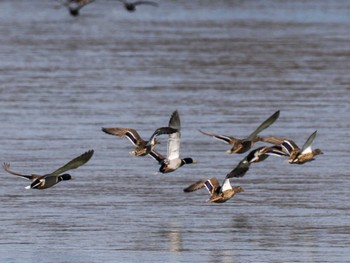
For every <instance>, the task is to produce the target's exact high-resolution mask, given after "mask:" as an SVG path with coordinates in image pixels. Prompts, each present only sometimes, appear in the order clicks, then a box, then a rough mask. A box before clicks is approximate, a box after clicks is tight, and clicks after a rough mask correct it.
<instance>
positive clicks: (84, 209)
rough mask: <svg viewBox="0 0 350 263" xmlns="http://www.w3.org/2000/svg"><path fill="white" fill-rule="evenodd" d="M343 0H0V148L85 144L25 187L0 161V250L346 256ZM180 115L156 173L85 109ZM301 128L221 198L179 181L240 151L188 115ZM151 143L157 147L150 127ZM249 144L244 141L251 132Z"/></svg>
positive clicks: (97, 257) (141, 127) (45, 157)
mask: <svg viewBox="0 0 350 263" xmlns="http://www.w3.org/2000/svg"><path fill="white" fill-rule="evenodd" d="M349 9H350V6H349V1H345V0H344V1H327V2H325V1H318V0H311V1H308V2H307V3H306V2H305V1H288V2H287V1H275V0H268V1H263V2H256V1H209V0H203V1H197V0H193V1H180V0H179V1H167V0H166V1H162V2H161V3H160V6H159V7H158V8H142V9H141V8H140V9H139V10H137V11H136V12H135V13H133V14H130V13H128V12H125V10H123V9H122V8H120V6H119V5H118V4H115V2H113V1H102V0H101V1H96V2H94V3H93V4H91V5H89V6H86V7H84V9H82V11H81V15H80V16H79V17H77V18H73V17H71V16H70V15H69V14H68V13H67V10H66V9H65V8H64V7H62V6H60V5H59V4H57V3H53V2H51V1H45V2H43V1H39V0H33V1H10V0H5V1H1V2H0V33H1V35H2V36H3V37H2V41H1V42H0V72H1V74H0V122H1V135H0V143H1V147H0V157H1V161H2V162H10V163H11V165H13V167H16V169H18V170H19V171H24V172H34V173H38V174H44V173H47V172H51V169H52V168H54V167H59V166H60V165H62V164H64V163H65V162H66V160H67V158H69V156H74V155H78V154H80V153H81V152H83V151H86V150H88V149H94V150H95V154H94V158H93V159H92V160H91V161H90V162H89V163H88V164H86V165H84V166H82V167H80V168H79V169H77V170H76V171H74V176H75V177H76V180H73V181H68V182H62V183H60V184H58V185H57V186H55V187H53V188H52V189H49V190H46V191H34V190H33V191H28V190H25V189H24V188H23V185H25V183H23V181H21V179H20V178H16V177H15V176H12V175H9V174H6V173H5V172H1V184H0V192H1V195H0V201H1V206H0V214H1V216H0V223H1V224H0V230H1V237H0V259H1V260H0V261H1V262H84V263H86V262H135V261H136V260H139V259H142V261H143V262H262V261H265V262H320V261H322V262H347V261H348V247H349V245H350V244H349V240H350V239H349V237H350V236H349V234H350V228H349V226H348V222H349V220H350V214H349V209H350V205H349V204H350V202H349V199H350V194H349V191H348V189H349V187H350V185H349V184H350V183H349V178H348V170H347V163H348V157H347V156H348V155H349V149H348V146H347V145H348V143H347V141H348V135H349V128H350V126H349V124H350V118H349V114H348V113H349V110H350V109H349V105H350V103H349V98H348V93H349V83H350V75H349V74H348V69H349V62H348V54H349V51H350V50H349V40H350V39H349V34H348V31H349V30H348V29H349V23H350V20H349V16H348V13H349V12H348V11H349ZM176 109H177V110H178V111H179V112H180V115H181V122H182V135H181V136H182V137H181V140H182V141H181V155H183V156H185V155H186V156H193V157H194V158H195V159H196V160H198V161H199V162H198V164H196V165H191V166H189V167H183V168H182V169H180V170H179V171H176V172H174V173H172V174H168V175H164V174H160V173H157V170H158V168H159V166H158V164H157V163H155V162H154V160H152V159H151V158H148V157H145V158H133V157H132V156H130V155H129V153H128V152H129V151H130V149H131V148H130V147H131V145H130V143H129V142H128V141H126V140H124V139H119V138H110V137H108V136H106V135H105V134H104V133H102V132H101V127H108V126H110V127H113V126H116V127H117V126H120V127H131V128H134V129H136V130H137V131H139V132H140V134H149V135H150V134H151V132H152V131H153V130H154V125H155V126H156V127H160V126H162V125H163V126H164V125H166V124H167V123H168V120H169V116H170V114H171V113H172V112H173V111H174V110H176ZM276 110H281V115H280V118H279V119H278V120H277V121H276V123H275V124H274V125H273V126H271V127H269V128H268V129H267V130H265V131H264V132H263V135H276V136H277V135H278V136H285V137H290V138H292V139H294V140H295V141H296V143H297V144H300V145H301V144H302V143H303V142H304V141H305V139H306V137H307V136H308V135H309V134H311V133H312V132H313V131H314V130H318V133H317V137H316V139H315V141H314V145H315V148H321V149H322V150H323V151H324V153H325V154H324V155H322V156H318V158H317V159H316V160H315V161H313V162H311V163H308V164H305V165H300V166H296V165H289V164H288V163H287V162H286V161H285V160H284V159H283V158H268V159H267V160H266V161H264V162H262V163H258V164H256V165H254V166H252V167H251V169H250V170H249V172H248V173H247V174H246V176H245V177H243V178H239V179H237V180H233V182H232V184H233V185H240V186H242V187H243V188H244V189H245V192H244V193H241V194H240V195H237V196H235V197H234V198H233V199H231V200H230V201H228V202H226V203H225V204H210V203H207V202H205V201H204V200H206V198H207V192H206V191H204V190H203V191H197V192H196V193H194V194H191V195H186V194H184V193H183V188H184V187H186V186H188V185H189V184H191V183H193V182H195V181H196V180H199V179H201V178H211V177H214V176H215V177H217V178H224V176H225V175H226V174H227V173H228V172H229V171H230V170H231V169H232V168H233V167H235V166H236V164H237V163H238V162H239V161H240V160H241V159H242V156H241V155H228V154H226V153H225V150H226V149H227V145H225V144H223V143H221V142H217V141H215V140H212V139H210V138H207V137H206V136H203V135H202V134H200V133H199V132H198V129H202V130H208V131H213V132H218V133H222V134H227V135H233V136H238V137H244V136H246V135H247V134H249V133H250V132H251V131H252V129H254V128H255V127H256V126H257V125H258V124H259V123H260V122H261V120H263V119H264V118H266V116H269V115H271V114H272V113H273V112H275V111H276ZM160 139H161V144H160V145H159V146H158V147H159V150H160V151H161V152H166V141H165V137H160ZM259 146H261V145H257V147H259Z"/></svg>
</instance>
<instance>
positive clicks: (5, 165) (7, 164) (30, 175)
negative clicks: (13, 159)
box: [2, 163, 41, 181]
mask: <svg viewBox="0 0 350 263" xmlns="http://www.w3.org/2000/svg"><path fill="white" fill-rule="evenodd" d="M2 168H4V170H5V171H6V172H8V173H10V174H13V175H17V176H20V177H23V178H25V179H28V180H32V181H33V180H35V179H37V178H39V177H41V175H35V174H20V173H16V172H13V171H11V170H10V164H9V163H4V164H3V165H2Z"/></svg>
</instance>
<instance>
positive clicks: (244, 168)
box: [226, 145, 287, 178]
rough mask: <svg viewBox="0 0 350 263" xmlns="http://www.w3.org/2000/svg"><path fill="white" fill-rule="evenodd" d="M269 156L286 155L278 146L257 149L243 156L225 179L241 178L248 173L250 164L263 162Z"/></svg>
mask: <svg viewBox="0 0 350 263" xmlns="http://www.w3.org/2000/svg"><path fill="white" fill-rule="evenodd" d="M270 155H275V156H287V154H286V153H285V152H284V151H283V150H282V147H281V146H278V145H274V146H262V147H259V148H257V149H254V150H252V151H250V152H249V154H248V155H247V156H245V157H244V158H243V159H242V160H241V161H240V162H239V163H238V165H237V166H236V167H235V168H234V169H233V170H232V171H231V172H230V173H228V174H227V175H226V177H227V178H232V177H243V176H244V175H245V174H246V172H248V170H249V168H250V165H251V164H252V163H257V162H261V161H264V160H265V159H266V158H267V157H269V156H270Z"/></svg>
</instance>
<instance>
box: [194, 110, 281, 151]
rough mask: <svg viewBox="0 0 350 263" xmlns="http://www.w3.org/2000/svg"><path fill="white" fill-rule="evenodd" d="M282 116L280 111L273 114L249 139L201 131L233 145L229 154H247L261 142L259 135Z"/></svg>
mask: <svg viewBox="0 0 350 263" xmlns="http://www.w3.org/2000/svg"><path fill="white" fill-rule="evenodd" d="M279 115H280V111H276V112H275V113H274V114H272V115H271V116H270V117H269V118H268V119H266V120H265V121H264V122H263V123H262V124H260V126H259V127H258V128H256V129H255V130H254V131H253V132H252V133H251V134H250V135H249V136H248V137H246V138H244V139H239V138H236V137H232V136H227V135H220V134H214V133H209V132H204V131H201V130H199V131H200V132H201V133H203V134H204V135H207V136H210V137H214V138H216V139H218V140H221V141H224V142H226V143H228V144H232V145H233V146H232V148H231V149H230V150H228V151H227V153H230V154H232V153H245V152H246V151H248V150H249V149H251V148H252V147H253V145H254V143H256V142H257V141H259V137H258V134H259V133H260V132H262V131H263V130H265V129H266V128H268V127H269V126H270V125H271V124H273V123H274V122H275V121H276V120H277V118H278V117H279Z"/></svg>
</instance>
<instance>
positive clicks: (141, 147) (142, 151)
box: [102, 127, 177, 156]
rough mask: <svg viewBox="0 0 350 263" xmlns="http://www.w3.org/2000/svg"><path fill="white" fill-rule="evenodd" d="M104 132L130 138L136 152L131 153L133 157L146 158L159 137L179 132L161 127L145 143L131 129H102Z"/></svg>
mask: <svg viewBox="0 0 350 263" xmlns="http://www.w3.org/2000/svg"><path fill="white" fill-rule="evenodd" d="M102 131H103V132H105V133H107V134H110V135H114V136H118V137H126V138H128V139H129V140H130V142H131V143H132V144H133V145H134V147H135V150H134V151H132V152H130V154H131V155H132V156H146V155H148V154H150V152H151V151H152V150H153V148H154V146H155V145H156V144H158V143H159V141H158V140H157V139H156V137H157V136H158V135H161V134H172V133H175V132H177V130H176V129H174V128H171V127H161V128H158V129H156V130H155V131H154V133H153V134H152V136H151V137H150V139H149V140H148V141H145V140H143V139H142V138H141V136H140V135H139V134H138V132H137V131H136V130H134V129H131V128H102Z"/></svg>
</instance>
